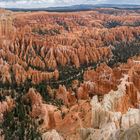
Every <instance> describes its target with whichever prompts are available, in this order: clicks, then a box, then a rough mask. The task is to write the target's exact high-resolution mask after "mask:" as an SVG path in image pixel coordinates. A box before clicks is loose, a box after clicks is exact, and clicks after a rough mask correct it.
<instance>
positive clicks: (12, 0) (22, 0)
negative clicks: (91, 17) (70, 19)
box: [0, 0, 140, 8]
mask: <svg viewBox="0 0 140 140" xmlns="http://www.w3.org/2000/svg"><path fill="white" fill-rule="evenodd" d="M75 4H138V5H140V0H0V7H15V8H35V7H53V6H65V5H75Z"/></svg>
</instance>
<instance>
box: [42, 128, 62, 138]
mask: <svg viewBox="0 0 140 140" xmlns="http://www.w3.org/2000/svg"><path fill="white" fill-rule="evenodd" d="M42 140H64V139H63V138H62V137H61V136H60V135H59V134H58V132H57V131H56V130H52V131H51V132H46V133H44V134H43V135H42Z"/></svg>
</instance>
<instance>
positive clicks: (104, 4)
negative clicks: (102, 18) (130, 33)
mask: <svg viewBox="0 0 140 140" xmlns="http://www.w3.org/2000/svg"><path fill="white" fill-rule="evenodd" d="M80 5H81V6H84V5H85V6H88V5H89V6H95V7H96V6H102V5H103V6H107V5H108V6H109V5H110V7H108V8H111V5H112V7H113V6H115V5H116V6H130V7H131V6H132V7H133V6H140V4H108V3H102V4H79V5H78V4H75V5H66V6H50V7H19V8H18V7H1V6H0V8H3V9H23V10H24V9H25V10H26V9H49V8H66V7H74V6H80Z"/></svg>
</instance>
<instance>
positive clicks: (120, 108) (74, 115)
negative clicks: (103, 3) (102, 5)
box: [0, 9, 140, 140]
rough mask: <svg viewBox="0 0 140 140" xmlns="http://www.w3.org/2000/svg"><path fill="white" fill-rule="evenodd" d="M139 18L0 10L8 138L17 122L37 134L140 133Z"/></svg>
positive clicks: (82, 139)
mask: <svg viewBox="0 0 140 140" xmlns="http://www.w3.org/2000/svg"><path fill="white" fill-rule="evenodd" d="M126 15H127V17H126ZM139 20H140V15H139V12H137V11H127V10H116V9H96V10H94V11H88V12H76V13H74V12H73V13H67V14H65V13H48V12H31V13H28V14H27V13H24V12H19V13H17V12H15V13H12V12H10V11H5V10H4V11H0V114H1V115H0V122H1V123H2V124H4V125H5V124H6V128H5V127H4V125H2V126H3V129H4V132H7V131H8V132H9V131H10V132H11V131H12V130H11V129H10V128H11V127H12V126H11V125H10V124H12V123H9V122H10V121H11V122H15V124H14V125H15V126H16V127H17V128H19V129H15V130H14V132H12V135H11V136H10V137H11V138H13V139H16V138H17V137H18V136H15V133H17V134H21V133H20V132H18V130H20V126H22V127H24V130H26V129H27V130H26V131H29V133H30V132H31V130H34V129H35V130H34V132H35V131H37V132H39V133H40V134H41V137H42V139H43V140H63V139H66V140H89V139H93V140H103V139H104V140H127V139H130V140H132V139H134V140H136V139H139V138H140V137H139V129H140V128H139V127H140V126H139V124H140V110H139V107H140V95H139V94H140V56H139V54H140V49H139V45H140V43H139V36H140V26H139V25H140V24H139ZM10 113H11V114H10ZM7 114H8V117H7V118H8V119H5V117H6V115H7ZM9 115H11V116H9ZM12 119H14V120H17V121H13V120H12ZM28 119H29V120H30V121H29V120H28ZM7 121H8V123H7ZM26 123H27V124H28V123H29V126H25V125H23V124H26ZM30 123H31V124H30ZM7 124H8V126H7ZM20 124H22V125H20ZM36 125H37V126H36ZM31 126H34V127H31ZM28 127H29V128H28ZM7 128H8V130H7ZM33 128H34V129H33ZM26 131H25V132H26ZM0 133H1V131H0ZM131 133H133V135H131ZM7 134H9V133H7ZM26 134H27V133H24V137H26V136H27V137H28V135H26ZM31 134H32V132H31ZM4 136H5V139H6V136H7V135H4ZM36 137H37V135H36ZM128 137H129V138H128ZM1 139H3V137H2V138H1ZM28 139H33V136H32V138H28Z"/></svg>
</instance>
